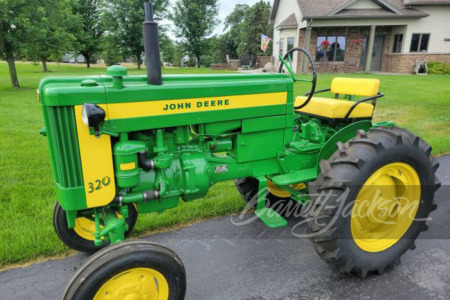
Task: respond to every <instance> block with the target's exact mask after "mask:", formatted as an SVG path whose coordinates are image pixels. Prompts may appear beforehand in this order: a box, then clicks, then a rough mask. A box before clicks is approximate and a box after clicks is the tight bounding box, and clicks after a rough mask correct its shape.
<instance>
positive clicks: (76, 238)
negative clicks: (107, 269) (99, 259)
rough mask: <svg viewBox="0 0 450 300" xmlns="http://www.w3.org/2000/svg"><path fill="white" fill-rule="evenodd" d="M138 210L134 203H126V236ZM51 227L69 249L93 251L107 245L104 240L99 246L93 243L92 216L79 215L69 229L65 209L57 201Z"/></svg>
mask: <svg viewBox="0 0 450 300" xmlns="http://www.w3.org/2000/svg"><path fill="white" fill-rule="evenodd" d="M137 217H138V212H137V210H136V207H135V206H134V204H129V205H128V218H127V219H126V222H127V224H128V230H127V231H126V232H125V237H127V236H128V235H129V234H130V233H131V231H132V230H133V228H134V225H135V224H136V220H137ZM53 227H54V228H55V232H56V234H57V235H58V237H59V239H60V240H61V241H62V242H63V243H64V244H66V246H68V247H69V248H70V249H73V250H77V251H81V252H87V253H94V252H96V251H98V250H100V249H102V248H104V247H106V246H108V245H109V243H108V242H104V243H103V245H101V246H96V245H95V243H94V233H95V221H94V216H80V217H77V218H76V220H75V228H73V229H69V228H68V226H67V217H66V211H65V210H64V209H63V208H62V207H61V205H60V204H59V203H58V202H57V203H56V205H55V209H54V211H53Z"/></svg>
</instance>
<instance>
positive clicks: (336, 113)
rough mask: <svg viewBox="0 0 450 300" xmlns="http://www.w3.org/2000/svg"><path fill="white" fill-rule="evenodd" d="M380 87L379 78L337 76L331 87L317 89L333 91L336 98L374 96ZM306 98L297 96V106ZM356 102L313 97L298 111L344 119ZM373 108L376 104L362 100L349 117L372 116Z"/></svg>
mask: <svg viewBox="0 0 450 300" xmlns="http://www.w3.org/2000/svg"><path fill="white" fill-rule="evenodd" d="M379 87H380V81H379V80H378V79H368V78H367V79H366V78H342V77H337V78H334V79H333V81H332V82H331V88H330V89H326V90H322V91H317V92H316V93H320V92H326V91H331V92H332V93H334V94H335V95H336V98H338V97H339V95H345V96H366V97H374V96H376V95H378V89H379ZM378 97H379V96H378ZM306 99H308V97H303V96H300V97H297V98H295V106H300V105H302V104H303V103H305V101H306ZM370 99H371V98H370ZM368 100H369V99H368ZM354 104H355V102H354V101H350V100H339V99H333V98H322V97H312V98H311V100H310V101H309V103H308V104H307V105H306V106H305V107H303V108H301V109H297V110H296V111H297V112H300V113H304V114H308V115H313V116H318V117H323V118H328V119H344V118H345V117H346V115H347V113H348V112H349V111H350V109H351V107H352V106H353V105H354ZM373 110H374V106H373V105H372V104H370V103H365V102H361V103H359V104H358V105H357V106H356V107H355V108H354V110H353V111H352V113H351V114H350V116H348V117H349V118H371V117H372V114H373Z"/></svg>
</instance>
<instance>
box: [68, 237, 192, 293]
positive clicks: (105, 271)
mask: <svg viewBox="0 0 450 300" xmlns="http://www.w3.org/2000/svg"><path fill="white" fill-rule="evenodd" d="M185 293H186V272H185V269H184V266H183V263H182V262H181V260H180V258H179V257H178V256H177V255H176V254H175V253H174V252H173V251H171V250H170V249H168V248H165V247H163V246H160V245H156V244H153V243H150V242H146V241H133V242H123V243H119V244H117V245H113V246H110V247H107V248H105V249H102V250H101V251H99V252H97V253H96V254H95V255H93V256H92V257H91V258H89V259H88V260H87V261H86V262H84V263H83V265H82V266H81V267H80V269H79V270H78V272H77V273H76V274H75V275H74V277H73V278H72V279H71V281H70V282H69V284H68V285H67V287H66V290H65V292H64V296H63V299H64V300H85V299H95V300H102V299H105V300H106V299H131V298H132V299H156V300H167V299H170V300H181V299H184V295H185Z"/></svg>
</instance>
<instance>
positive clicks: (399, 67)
mask: <svg viewBox="0 0 450 300" xmlns="http://www.w3.org/2000/svg"><path fill="white" fill-rule="evenodd" d="M383 58H384V61H383V63H384V64H383V69H384V70H385V72H391V73H399V74H412V73H413V72H414V67H415V66H416V61H417V59H425V60H426V61H427V62H430V61H441V62H444V63H447V64H450V54H428V53H415V54H402V53H387V54H384V57H383Z"/></svg>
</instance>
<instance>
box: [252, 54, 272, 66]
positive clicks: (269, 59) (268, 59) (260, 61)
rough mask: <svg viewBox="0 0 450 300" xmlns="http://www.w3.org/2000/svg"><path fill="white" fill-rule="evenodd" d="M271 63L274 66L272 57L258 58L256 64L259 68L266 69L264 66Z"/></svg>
mask: <svg viewBox="0 0 450 300" xmlns="http://www.w3.org/2000/svg"><path fill="white" fill-rule="evenodd" d="M269 62H270V63H272V64H273V58H272V56H258V57H257V58H256V63H257V64H258V67H259V68H264V66H265V65H266V64H267V63H269Z"/></svg>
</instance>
